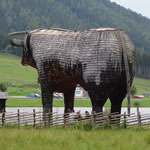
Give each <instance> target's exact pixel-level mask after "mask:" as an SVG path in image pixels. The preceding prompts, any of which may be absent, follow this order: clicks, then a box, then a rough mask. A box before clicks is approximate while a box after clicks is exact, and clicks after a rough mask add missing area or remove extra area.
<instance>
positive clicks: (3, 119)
mask: <svg viewBox="0 0 150 150" xmlns="http://www.w3.org/2000/svg"><path fill="white" fill-rule="evenodd" d="M4 123H5V111H3V112H2V126H3V125H4Z"/></svg>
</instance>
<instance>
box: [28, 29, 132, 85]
mask: <svg viewBox="0 0 150 150" xmlns="http://www.w3.org/2000/svg"><path fill="white" fill-rule="evenodd" d="M120 37H121V38H122V39H123V42H121V40H120ZM30 43H31V47H32V49H33V57H34V59H35V62H36V63H37V65H39V64H40V65H39V66H42V65H43V64H44V63H48V64H49V67H47V70H48V72H49V74H50V77H49V78H50V79H52V80H53V81H55V80H58V79H59V81H60V82H59V83H65V82H66V81H72V82H73V80H74V79H75V78H76V76H78V77H79V78H80V77H81V76H82V75H83V79H84V80H85V82H88V81H91V82H96V84H100V83H101V82H103V83H104V82H110V81H111V80H113V79H114V80H117V76H120V75H121V73H122V72H123V71H125V68H124V62H123V44H125V47H126V49H125V52H126V54H127V58H128V62H129V66H130V70H131V71H130V72H131V74H132V75H133V74H134V72H135V70H134V68H135V48H134V46H133V44H132V42H131V41H130V40H129V38H128V37H127V36H126V34H125V33H124V32H123V31H121V30H118V29H94V30H86V31H83V32H76V31H70V30H56V29H54V30H52V29H51V30H39V31H36V32H33V33H31V42H30ZM52 64H54V65H55V66H56V70H57V74H58V75H56V76H55V73H52V72H54V70H53V69H52V67H51V65H52ZM73 70H77V71H78V70H80V71H78V74H77V75H76V74H75V73H74V71H73ZM50 72H51V73H50ZM69 72H70V73H69ZM79 78H77V79H79ZM64 79H66V80H64Z"/></svg>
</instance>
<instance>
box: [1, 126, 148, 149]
mask: <svg viewBox="0 0 150 150" xmlns="http://www.w3.org/2000/svg"><path fill="white" fill-rule="evenodd" d="M0 145H1V148H0V149H4V150H10V149H11V150H20V149H21V150H60V149H61V150H77V149H78V150H127V149H128V150H149V148H150V132H149V130H148V129H140V128H137V129H120V128H114V129H105V128H92V129H89V128H87V127H84V126H82V125H80V126H74V127H68V128H65V127H38V128H33V127H20V128H19V129H18V128H17V127H1V128H0Z"/></svg>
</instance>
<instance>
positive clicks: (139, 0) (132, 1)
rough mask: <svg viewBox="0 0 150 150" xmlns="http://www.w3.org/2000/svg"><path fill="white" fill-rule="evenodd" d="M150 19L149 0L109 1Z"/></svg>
mask: <svg viewBox="0 0 150 150" xmlns="http://www.w3.org/2000/svg"><path fill="white" fill-rule="evenodd" d="M110 1H111V2H116V3H118V4H119V5H121V6H124V7H125V8H130V9H131V10H133V11H135V12H137V13H140V14H142V15H143V16H146V17H148V18H150V0H110Z"/></svg>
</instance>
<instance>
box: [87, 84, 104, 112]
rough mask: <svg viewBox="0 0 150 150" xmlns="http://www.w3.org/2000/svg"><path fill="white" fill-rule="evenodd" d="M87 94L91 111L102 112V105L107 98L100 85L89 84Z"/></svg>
mask: <svg viewBox="0 0 150 150" xmlns="http://www.w3.org/2000/svg"><path fill="white" fill-rule="evenodd" d="M88 94H89V97H90V99H91V103H92V111H93V112H95V113H99V112H103V106H104V104H105V102H106V100H107V96H106V93H105V90H104V89H103V88H101V87H100V86H97V85H92V86H91V85H90V86H89V87H88Z"/></svg>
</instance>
